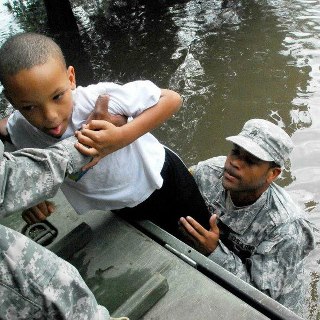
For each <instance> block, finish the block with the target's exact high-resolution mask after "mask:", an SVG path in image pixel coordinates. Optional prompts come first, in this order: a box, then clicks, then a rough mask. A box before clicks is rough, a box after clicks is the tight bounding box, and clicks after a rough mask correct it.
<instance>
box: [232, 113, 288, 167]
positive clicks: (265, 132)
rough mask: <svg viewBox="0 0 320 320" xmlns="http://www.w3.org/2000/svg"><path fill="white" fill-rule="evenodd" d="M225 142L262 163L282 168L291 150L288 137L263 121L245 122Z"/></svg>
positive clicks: (282, 131)
mask: <svg viewBox="0 0 320 320" xmlns="http://www.w3.org/2000/svg"><path fill="white" fill-rule="evenodd" d="M226 140H228V141H231V142H233V143H235V144H236V145H238V146H240V147H241V148H243V149H245V150H246V151H248V152H250V153H251V154H253V155H254V156H255V157H257V158H259V159H261V160H264V161H274V162H275V163H276V164H278V165H280V166H283V165H284V163H285V161H286V160H287V159H288V158H289V154H290V152H291V151H292V149H293V142H292V140H291V138H290V137H289V135H288V134H287V133H286V132H285V131H284V130H283V129H281V128H280V127H278V126H277V125H275V124H273V123H272V122H270V121H267V120H263V119H251V120H249V121H247V122H246V123H245V124H244V126H243V128H242V130H241V132H240V133H239V134H238V135H237V136H231V137H228V138H226Z"/></svg>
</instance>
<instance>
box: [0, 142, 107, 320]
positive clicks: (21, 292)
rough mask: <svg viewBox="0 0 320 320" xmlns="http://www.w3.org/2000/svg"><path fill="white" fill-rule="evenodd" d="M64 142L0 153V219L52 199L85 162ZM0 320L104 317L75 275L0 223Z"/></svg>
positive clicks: (72, 269)
mask: <svg viewBox="0 0 320 320" xmlns="http://www.w3.org/2000/svg"><path fill="white" fill-rule="evenodd" d="M74 142H75V140H74V139H73V138H71V139H66V140H64V141H63V142H61V143H59V144H58V145H57V146H54V147H52V148H50V149H47V150H36V149H29V151H28V152H26V150H20V151H19V152H16V153H12V154H10V153H4V152H3V144H2V143H1V142H0V159H1V161H0V188H1V194H0V197H1V198H0V200H1V202H0V203H1V204H0V216H5V215H7V214H8V213H10V212H14V211H17V210H21V209H22V208H25V207H29V206H31V205H33V204H34V203H37V202H40V201H42V200H44V199H45V198H47V197H51V196H53V195H54V193H55V192H56V191H57V189H58V187H59V184H61V183H62V181H63V179H64V177H65V174H66V172H68V173H72V172H74V171H78V170H79V169H80V168H81V167H82V166H83V165H84V164H86V163H87V162H88V158H87V157H84V156H82V155H80V154H79V153H78V152H77V151H76V149H75V148H74V147H73V145H74ZM0 319H10V320H11V319H19V320H21V319H28V320H30V319H43V320H44V319H46V320H48V319H68V320H69V319H81V320H85V319H90V320H91V319H104V320H106V319H109V312H108V311H107V310H106V309H105V308H104V307H102V306H99V305H98V304H97V301H96V299H95V298H94V296H93V294H92V292H91V291H90V290H89V288H88V287H87V285H86V284H85V282H84V281H83V279H82V278H81V276H80V275H79V273H78V271H77V270H76V269H75V268H74V267H73V266H72V265H70V264H69V263H68V262H66V261H64V260H62V259H60V258H59V257H57V256H56V255H55V254H53V253H52V252H50V251H49V250H47V249H45V248H43V247H42V246H40V245H38V244H37V243H35V242H33V241H32V240H30V239H28V238H26V237H25V236H23V235H22V234H20V233H18V232H16V231H13V230H11V229H9V228H7V227H4V226H2V225H0Z"/></svg>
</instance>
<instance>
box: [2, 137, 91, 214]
mask: <svg viewBox="0 0 320 320" xmlns="http://www.w3.org/2000/svg"><path fill="white" fill-rule="evenodd" d="M75 142H76V139H75V138H74V137H71V138H68V139H65V140H63V141H61V142H59V143H58V144H56V145H54V146H51V147H50V148H47V149H33V148H28V149H21V150H19V151H15V152H12V153H8V152H4V146H3V144H2V142H0V216H5V215H8V214H10V213H13V212H15V211H17V210H23V209H26V208H28V207H31V206H33V205H36V204H37V203H39V202H41V201H43V200H45V199H47V198H51V197H52V196H53V195H54V194H55V193H56V192H57V190H58V188H59V186H60V185H61V183H62V182H63V180H64V178H65V176H66V174H70V173H73V172H75V171H78V170H80V168H81V167H82V166H83V165H85V164H86V163H88V162H89V160H90V159H89V158H88V157H86V156H83V155H81V154H80V153H79V152H78V151H77V150H76V149H75V148H74V143H75Z"/></svg>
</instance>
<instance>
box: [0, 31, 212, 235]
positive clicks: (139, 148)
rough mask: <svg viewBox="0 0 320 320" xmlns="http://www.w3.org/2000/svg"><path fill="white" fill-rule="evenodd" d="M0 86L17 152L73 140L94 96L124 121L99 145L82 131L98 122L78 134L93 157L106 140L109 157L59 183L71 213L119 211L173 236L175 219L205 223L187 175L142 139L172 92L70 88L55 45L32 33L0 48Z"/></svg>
mask: <svg viewBox="0 0 320 320" xmlns="http://www.w3.org/2000/svg"><path fill="white" fill-rule="evenodd" d="M0 80H1V83H2V84H3V86H4V90H5V95H6V97H7V99H8V100H9V101H10V103H11V104H12V106H13V108H14V109H16V111H15V112H14V113H13V114H12V115H11V116H10V118H9V120H8V124H7V129H8V132H9V134H10V137H11V140H12V142H13V144H14V145H15V147H16V148H18V149H20V148H24V147H38V148H45V147H47V146H49V145H52V144H54V143H56V142H57V141H59V140H61V139H64V138H66V137H69V136H71V135H73V134H74V132H75V131H77V130H79V129H80V128H81V126H82V125H83V124H84V123H85V121H86V119H87V118H88V116H89V115H90V113H91V112H92V110H93V107H94V104H95V101H96V100H97V98H98V96H100V95H105V94H108V95H109V96H110V101H109V111H110V112H111V113H114V114H122V115H125V116H127V117H128V118H129V120H128V123H127V124H125V125H123V126H122V127H114V126H113V125H111V124H110V123H109V124H108V125H109V126H110V137H105V136H104V139H105V138H107V140H104V139H102V140H101V138H99V131H91V130H88V128H89V129H99V128H100V127H99V125H101V122H98V124H99V125H98V127H95V126H94V125H91V127H90V124H89V126H87V129H85V130H84V131H83V135H84V137H83V138H88V141H89V140H90V139H89V138H91V145H94V148H93V150H95V151H97V153H99V150H100V151H101V150H103V149H104V148H105V147H106V146H108V144H110V141H111V143H113V144H114V146H113V148H112V151H114V150H116V151H114V152H112V153H110V154H109V155H108V156H106V157H105V158H103V159H102V160H101V161H100V162H99V163H98V164H96V165H95V166H94V167H93V169H92V170H89V171H87V172H86V173H85V174H84V175H83V176H82V177H81V178H80V179H79V180H78V181H74V180H72V179H69V178H67V179H66V181H65V183H64V184H63V185H62V187H61V189H62V191H63V192H64V194H65V196H66V197H67V199H68V200H69V202H70V203H71V205H72V206H73V207H74V209H75V210H76V211H77V212H78V213H79V214H84V213H85V212H87V211H88V210H92V209H98V210H119V209H123V210H119V212H120V213H121V212H122V213H126V214H127V213H128V214H130V215H131V216H132V215H134V216H135V217H137V218H138V217H140V218H148V219H150V220H152V221H154V222H156V223H158V224H159V225H160V226H161V227H163V228H164V229H166V230H167V231H169V232H173V233H175V231H176V230H177V226H178V220H179V217H180V216H185V215H192V216H194V215H195V213H196V214H197V216H196V217H195V218H196V219H199V220H200V221H201V222H202V223H204V225H208V219H209V214H208V211H207V208H206V205H205V203H204V201H203V199H202V197H201V195H200V193H199V191H198V188H197V186H196V184H195V181H194V180H193V177H192V176H191V174H190V173H189V172H188V170H187V168H186V167H185V165H184V164H183V163H182V161H181V160H180V159H179V157H177V155H176V154H174V153H173V152H172V151H170V150H169V149H167V148H165V147H164V146H163V145H162V144H160V143H159V141H158V140H157V139H156V138H155V137H154V136H153V135H151V134H150V133H148V131H150V130H152V129H153V128H155V127H156V126H157V125H159V124H161V123H162V122H164V121H165V120H166V119H168V118H169V117H170V116H172V114H173V113H174V112H176V111H177V110H178V109H179V108H180V106H181V98H180V96H179V95H178V94H177V93H175V92H173V91H171V90H164V89H160V88H158V87H157V86H156V85H154V84H153V83H152V82H150V81H135V82H131V83H127V84H125V85H123V86H121V85H118V84H115V83H110V82H100V83H98V84H95V85H90V86H88V87H81V86H79V87H76V80H75V70H74V68H73V67H72V66H69V67H68V68H67V67H66V63H65V60H64V57H63V54H62V52H61V49H60V47H59V46H58V45H57V44H56V43H55V42H54V41H53V40H52V39H50V38H48V37H46V36H43V35H40V34H34V33H22V34H18V35H15V36H13V37H11V38H9V39H8V40H7V41H6V42H5V43H4V44H3V46H2V47H1V49H0ZM95 124H97V122H95ZM80 134H81V133H80ZM92 141H93V142H92ZM88 145H89V146H90V144H89V143H88ZM90 152H92V149H89V150H88V153H89V154H90ZM97 153H92V154H93V155H97ZM34 212H36V210H35V211H33V214H34Z"/></svg>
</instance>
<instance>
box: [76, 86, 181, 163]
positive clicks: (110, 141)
mask: <svg viewBox="0 0 320 320" xmlns="http://www.w3.org/2000/svg"><path fill="white" fill-rule="evenodd" d="M181 105H182V98H181V96H180V95H179V94H178V93H176V92H175V91H172V90H168V89H161V95H160V99H159V101H158V103H157V104H155V105H154V106H153V107H151V108H149V109H147V110H145V111H144V112H142V113H141V114H140V115H139V116H137V117H136V118H134V119H133V120H132V121H130V122H128V123H126V124H125V125H123V126H121V127H115V126H114V125H113V124H111V123H109V122H106V121H102V120H92V121H91V122H90V123H88V124H86V125H85V126H84V127H83V129H82V130H81V131H77V132H76V136H77V138H78V140H79V142H80V143H81V144H78V145H76V147H77V149H78V150H79V151H80V152H82V153H83V154H86V155H90V156H92V157H94V160H93V161H92V162H91V163H90V164H89V165H87V166H86V167H85V168H84V169H87V168H89V167H91V166H93V165H95V164H97V163H98V162H99V160H100V159H101V158H103V157H104V156H106V155H108V154H110V153H112V152H114V151H116V150H118V149H121V148H123V147H125V146H127V145H129V144H130V143H132V142H133V141H135V140H136V139H138V138H139V137H141V136H142V135H144V134H145V133H147V132H149V131H151V130H153V129H155V128H156V127H158V126H159V125H160V124H162V123H164V122H165V121H166V120H167V119H169V118H170V117H172V115H173V114H174V113H175V112H177V111H178V110H179V109H180V107H181ZM102 130H103V131H102ZM85 146H88V147H90V148H86V147H85Z"/></svg>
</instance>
